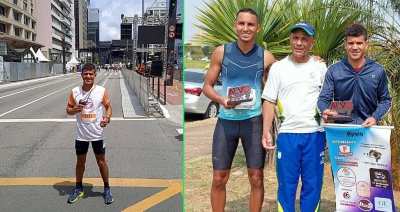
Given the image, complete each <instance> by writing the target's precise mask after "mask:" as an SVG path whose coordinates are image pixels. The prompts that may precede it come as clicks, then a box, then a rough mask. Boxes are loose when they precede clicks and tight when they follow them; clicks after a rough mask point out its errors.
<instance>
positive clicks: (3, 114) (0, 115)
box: [0, 82, 81, 117]
mask: <svg viewBox="0 0 400 212" xmlns="http://www.w3.org/2000/svg"><path fill="white" fill-rule="evenodd" d="M78 83H81V82H76V83H73V84H71V85H69V86H67V87H65V88H61V89H59V90H56V91H54V92H52V93H49V94H47V95H46V96H43V97H40V98H39V99H36V100H33V101H31V102H28V103H26V104H24V105H21V106H19V107H17V108H14V109H12V110H9V111H7V112H5V113H2V114H0V117H2V116H5V115H7V114H9V113H11V112H14V111H16V110H18V109H21V108H23V107H25V106H28V105H30V104H33V103H35V102H37V101H40V100H42V99H44V98H46V97H49V96H51V95H53V94H56V93H58V92H60V91H63V90H65V89H67V88H69V87H71V86H74V85H75V84H78Z"/></svg>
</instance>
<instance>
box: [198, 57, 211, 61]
mask: <svg viewBox="0 0 400 212" xmlns="http://www.w3.org/2000/svg"><path fill="white" fill-rule="evenodd" d="M200 60H201V61H203V62H210V59H209V58H208V57H203V58H201V59H200Z"/></svg>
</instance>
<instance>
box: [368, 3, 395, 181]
mask: <svg viewBox="0 0 400 212" xmlns="http://www.w3.org/2000/svg"><path fill="white" fill-rule="evenodd" d="M373 3H374V5H375V7H374V8H376V10H377V11H378V12H377V14H381V17H376V15H375V19H376V21H377V22H375V24H374V27H373V28H372V29H371V33H372V35H373V37H374V38H375V42H374V44H375V46H374V47H373V49H374V59H376V60H377V62H379V63H380V64H381V65H382V66H383V67H384V68H385V70H386V74H387V77H388V80H389V89H390V94H391V96H392V108H391V110H390V111H389V114H388V115H387V116H386V117H384V119H383V120H382V124H383V125H391V126H394V130H392V134H391V137H390V144H391V156H392V174H393V187H394V188H395V189H400V146H399V145H398V141H399V139H400V130H399V127H400V96H399V94H400V72H399V68H400V58H399V56H400V43H399V40H400V37H399V36H400V31H399V30H398V29H399V27H400V23H399V22H398V21H397V20H396V19H395V18H394V14H393V13H390V11H397V13H399V10H398V7H399V4H400V1H395V0H391V1H390V2H386V1H379V0H376V1H374V2H373ZM382 14H385V15H386V16H387V15H389V14H393V15H389V16H391V19H388V18H387V17H385V15H382Z"/></svg>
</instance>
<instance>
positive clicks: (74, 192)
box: [67, 188, 83, 203]
mask: <svg viewBox="0 0 400 212" xmlns="http://www.w3.org/2000/svg"><path fill="white" fill-rule="evenodd" d="M82 196H83V189H78V188H74V190H72V194H71V195H69V197H68V201H67V202H68V203H74V202H76V201H77V200H78V198H79V197H82Z"/></svg>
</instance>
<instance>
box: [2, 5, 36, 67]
mask: <svg viewBox="0 0 400 212" xmlns="http://www.w3.org/2000/svg"><path fill="white" fill-rule="evenodd" d="M36 8H37V6H36V0H30V1H29V2H28V1H22V0H1V1H0V56H3V59H4V61H10V62H11V61H14V62H21V61H23V62H34V58H33V56H32V55H31V54H30V53H27V51H26V50H28V49H29V48H30V47H32V48H33V49H37V48H39V47H43V46H44V45H43V44H42V43H41V42H40V41H38V35H37V32H38V25H37V23H38V22H37V17H36ZM16 50H17V51H16ZM28 51H29V50H28Z"/></svg>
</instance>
